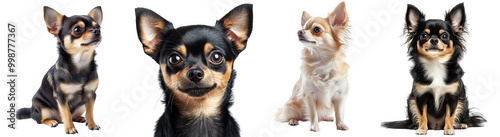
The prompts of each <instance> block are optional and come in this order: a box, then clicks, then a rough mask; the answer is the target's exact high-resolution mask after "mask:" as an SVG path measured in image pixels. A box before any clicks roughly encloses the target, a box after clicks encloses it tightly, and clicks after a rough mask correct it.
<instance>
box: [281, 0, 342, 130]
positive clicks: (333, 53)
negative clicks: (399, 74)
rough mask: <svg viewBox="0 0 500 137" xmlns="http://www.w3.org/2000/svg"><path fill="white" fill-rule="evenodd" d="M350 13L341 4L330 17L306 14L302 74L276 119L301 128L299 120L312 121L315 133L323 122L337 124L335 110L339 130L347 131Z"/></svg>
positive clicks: (304, 13) (300, 34) (303, 28)
mask: <svg viewBox="0 0 500 137" xmlns="http://www.w3.org/2000/svg"><path fill="white" fill-rule="evenodd" d="M347 22H348V17H347V12H346V9H345V3H344V2H342V3H340V4H339V5H338V6H337V7H336V8H335V10H334V11H333V12H332V13H330V14H329V15H328V17H327V18H321V17H314V18H313V17H311V15H309V13H307V12H306V11H304V12H303V13H302V21H301V24H302V30H299V31H298V36H299V41H300V42H302V44H304V47H305V48H304V50H303V51H302V67H301V68H302V74H301V75H300V79H299V80H298V81H297V83H296V84H295V86H294V88H293V93H292V96H291V97H290V99H289V100H288V102H287V103H286V104H285V106H284V107H283V108H281V109H280V110H278V113H277V114H276V118H275V119H276V120H277V121H280V122H288V124H289V125H292V126H293V125H297V124H298V121H307V120H310V121H311V131H314V132H317V131H319V124H318V123H319V121H333V120H334V118H333V117H332V116H331V115H332V114H333V112H334V111H335V119H337V122H336V125H337V129H338V130H347V129H348V127H347V125H345V124H344V119H343V110H344V102H345V99H346V97H347V93H348V89H349V84H348V82H347V70H348V68H349V66H348V65H347V63H346V62H345V61H344V59H345V53H344V49H345V47H346V45H345V42H346V39H347V36H346V33H347V31H348V30H347V27H348V25H347Z"/></svg>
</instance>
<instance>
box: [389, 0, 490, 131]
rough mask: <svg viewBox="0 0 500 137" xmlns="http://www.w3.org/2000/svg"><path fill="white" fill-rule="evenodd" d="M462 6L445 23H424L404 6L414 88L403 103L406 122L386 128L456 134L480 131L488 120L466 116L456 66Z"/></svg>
mask: <svg viewBox="0 0 500 137" xmlns="http://www.w3.org/2000/svg"><path fill="white" fill-rule="evenodd" d="M465 21H466V18H465V9H464V4H463V3H460V4H458V5H456V6H455V7H454V8H453V9H452V10H451V11H449V12H447V13H446V15H445V20H444V21H443V20H437V19H433V20H425V15H424V14H423V13H422V12H420V11H419V10H418V9H417V8H416V7H415V6H413V5H411V4H408V9H407V12H406V28H405V29H406V30H405V33H406V34H407V37H408V40H407V42H409V45H408V56H410V60H412V61H413V62H414V66H413V69H412V70H411V75H412V77H413V88H412V92H411V94H410V96H409V97H408V102H407V105H408V107H407V111H408V120H404V121H396V122H386V123H383V124H382V126H384V127H387V128H403V129H404V128H406V129H417V131H416V134H418V135H425V134H427V129H434V130H439V129H444V134H445V135H454V134H455V132H454V129H465V128H467V127H478V126H481V124H482V123H483V122H486V120H485V119H484V118H483V117H482V115H481V114H479V113H471V112H469V106H468V101H467V95H466V93H465V86H464V83H463V81H462V76H463V74H464V71H463V70H462V68H461V67H460V65H459V63H458V62H459V61H460V59H461V58H462V55H463V53H464V51H465V46H464V44H463V42H464V39H463V35H464V33H466V32H467V28H466V26H465V25H466V23H465Z"/></svg>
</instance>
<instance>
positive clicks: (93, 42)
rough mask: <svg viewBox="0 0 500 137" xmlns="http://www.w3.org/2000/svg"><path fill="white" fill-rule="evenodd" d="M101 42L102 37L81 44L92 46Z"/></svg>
mask: <svg viewBox="0 0 500 137" xmlns="http://www.w3.org/2000/svg"><path fill="white" fill-rule="evenodd" d="M99 42H101V39H100V38H96V39H94V40H92V41H90V42H88V43H82V44H80V45H81V46H90V45H96V44H97V43H99Z"/></svg>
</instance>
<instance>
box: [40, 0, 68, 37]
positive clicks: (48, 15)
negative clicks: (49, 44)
mask: <svg viewBox="0 0 500 137" xmlns="http://www.w3.org/2000/svg"><path fill="white" fill-rule="evenodd" d="M63 17H64V16H63V15H61V14H60V13H59V12H57V11H56V10H54V9H52V8H50V7H47V6H44V7H43V18H44V20H45V24H46V25H47V30H48V31H49V33H50V34H54V35H57V34H59V30H61V27H62V20H63Z"/></svg>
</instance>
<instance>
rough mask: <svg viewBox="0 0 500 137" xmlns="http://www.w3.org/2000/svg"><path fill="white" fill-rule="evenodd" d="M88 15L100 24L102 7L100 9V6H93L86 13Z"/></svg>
mask: <svg viewBox="0 0 500 137" xmlns="http://www.w3.org/2000/svg"><path fill="white" fill-rule="evenodd" d="M88 15H89V16H90V17H92V19H94V21H95V22H97V23H98V24H99V25H101V23H102V9H101V6H97V7H95V8H93V9H92V10H91V11H90V12H89V14H88Z"/></svg>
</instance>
